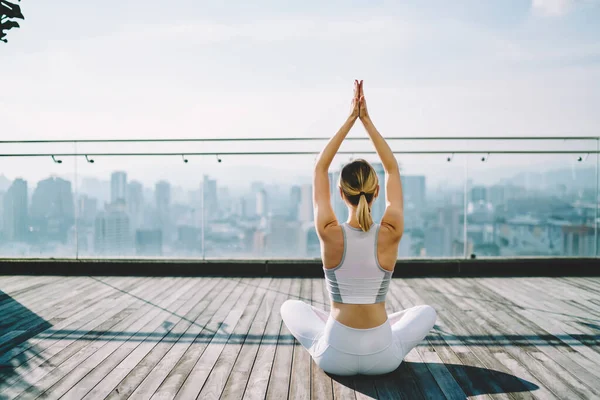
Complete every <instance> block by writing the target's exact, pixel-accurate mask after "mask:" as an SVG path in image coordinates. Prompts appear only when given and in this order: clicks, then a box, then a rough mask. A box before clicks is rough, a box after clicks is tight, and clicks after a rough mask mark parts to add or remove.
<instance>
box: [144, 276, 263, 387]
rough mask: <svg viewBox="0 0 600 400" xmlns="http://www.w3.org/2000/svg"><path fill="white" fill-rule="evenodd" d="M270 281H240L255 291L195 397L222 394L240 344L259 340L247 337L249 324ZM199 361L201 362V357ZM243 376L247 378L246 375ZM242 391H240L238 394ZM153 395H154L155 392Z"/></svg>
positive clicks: (255, 314)
mask: <svg viewBox="0 0 600 400" xmlns="http://www.w3.org/2000/svg"><path fill="white" fill-rule="evenodd" d="M271 283H272V279H271V278H261V279H258V280H257V281H252V280H250V279H244V280H243V281H242V282H241V284H242V285H245V286H246V289H245V291H248V292H250V291H251V290H252V289H253V287H256V291H255V292H254V294H253V295H252V297H251V298H250V301H249V303H247V306H246V307H245V308H244V309H243V314H242V316H241V318H240V319H239V321H238V322H237V324H236V325H235V328H233V331H232V333H231V336H230V337H229V338H228V340H227V344H226V345H225V346H224V348H223V350H222V352H221V354H220V355H219V357H218V359H217V360H216V362H215V363H214V366H213V368H212V370H211V371H210V374H209V375H208V377H207V379H206V382H205V383H204V385H203V386H202V390H201V391H200V393H199V394H198V396H197V398H201V399H219V398H220V397H221V396H222V394H223V391H224V388H225V384H226V382H227V381H228V379H229V377H230V374H231V372H232V369H233V366H234V365H235V363H236V361H237V358H238V356H239V354H240V351H241V349H242V346H243V345H244V344H245V342H246V340H249V341H257V342H258V340H260V338H258V337H249V334H250V333H249V331H250V328H251V325H252V324H253V323H254V320H255V318H256V316H257V313H258V311H259V307H260V306H261V304H262V303H263V302H264V301H267V300H268V299H267V298H266V296H265V295H266V294H267V291H268V287H269V285H270V284H271ZM273 298H274V296H273ZM243 301H244V300H240V302H239V303H242V302H243ZM263 328H264V325H263ZM219 340H225V338H220V339H219ZM207 351H209V349H207V350H205V354H206V352H207ZM203 356H204V354H203ZM200 362H202V358H201V360H200ZM248 372H249V370H248ZM245 378H247V375H246V377H245ZM244 380H245V379H244ZM242 393H243V392H242ZM242 393H240V395H241V394H242ZM168 396H169V392H168V391H165V393H164V397H163V398H165V399H166V398H168ZM154 397H156V394H155V396H154ZM154 397H153V398H154Z"/></svg>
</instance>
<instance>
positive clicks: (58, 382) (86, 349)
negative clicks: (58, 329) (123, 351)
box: [17, 297, 140, 399]
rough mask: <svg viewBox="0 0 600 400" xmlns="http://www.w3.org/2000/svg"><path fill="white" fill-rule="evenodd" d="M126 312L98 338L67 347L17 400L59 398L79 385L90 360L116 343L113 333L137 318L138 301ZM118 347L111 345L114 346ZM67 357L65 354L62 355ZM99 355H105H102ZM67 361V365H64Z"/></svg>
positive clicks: (130, 302)
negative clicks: (105, 344) (78, 382)
mask: <svg viewBox="0 0 600 400" xmlns="http://www.w3.org/2000/svg"><path fill="white" fill-rule="evenodd" d="M123 302H124V303H126V308H124V309H122V310H121V311H120V312H119V313H118V314H115V315H113V316H112V317H111V318H110V319H108V320H107V321H106V322H104V324H105V326H106V329H102V330H101V331H100V332H98V333H97V334H93V335H91V336H90V338H89V340H79V341H77V342H75V343H74V344H73V345H71V346H68V347H67V348H65V349H64V350H63V351H61V352H60V353H59V354H57V356H55V357H53V358H56V359H58V360H60V361H58V360H57V362H56V363H55V364H54V365H52V366H53V367H54V368H52V369H49V370H45V369H38V370H41V375H42V377H41V379H37V381H36V382H35V384H33V385H32V386H30V387H29V388H27V389H26V390H25V391H24V392H22V393H21V394H20V395H19V396H18V397H17V398H27V399H29V398H37V397H40V396H43V397H44V398H58V397H60V395H62V394H63V393H64V392H66V391H67V390H68V389H69V388H70V387H71V386H72V384H73V383H74V382H77V381H78V380H79V379H80V377H81V376H84V375H85V374H86V373H87V372H89V371H90V369H89V368H87V364H86V363H87V362H89V361H88V360H89V359H90V358H91V359H92V360H93V359H94V357H97V355H96V353H97V352H98V350H100V349H101V348H102V347H103V345H102V343H103V342H99V341H104V340H109V341H111V340H114V337H113V336H114V335H113V334H111V333H110V332H111V329H115V330H118V329H122V328H124V327H126V326H127V325H124V324H126V323H127V324H128V323H129V321H132V319H133V318H135V317H136V316H137V315H136V313H135V309H136V305H137V304H138V303H139V302H140V300H139V299H137V298H135V297H133V298H131V299H125V300H124V301H123ZM115 343H116V344H117V345H118V344H119V343H118V342H115V341H112V342H110V344H111V345H113V344H115ZM63 353H66V354H63ZM99 354H102V352H100V353H99ZM63 360H64V361H63Z"/></svg>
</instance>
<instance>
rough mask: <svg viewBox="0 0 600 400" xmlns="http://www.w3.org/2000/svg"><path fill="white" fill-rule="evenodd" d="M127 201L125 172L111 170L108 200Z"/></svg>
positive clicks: (114, 201)
mask: <svg viewBox="0 0 600 400" xmlns="http://www.w3.org/2000/svg"><path fill="white" fill-rule="evenodd" d="M119 200H121V201H123V202H126V201H127V173H125V172H122V171H117V172H113V173H112V175H111V176H110V202H111V203H116V202H117V201H119Z"/></svg>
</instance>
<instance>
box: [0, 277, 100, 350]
mask: <svg viewBox="0 0 600 400" xmlns="http://www.w3.org/2000/svg"><path fill="white" fill-rule="evenodd" d="M55 290H56V292H58V293H61V292H62V293H65V291H64V290H61V288H60V287H58V288H56V289H55ZM88 290H89V288H88ZM81 293H85V291H84V292H81V291H79V290H71V291H69V292H67V294H66V295H65V294H63V295H62V297H60V296H55V297H56V298H55V299H54V300H52V299H50V298H49V299H47V300H45V301H44V300H41V301H43V302H44V303H45V305H46V306H47V307H46V308H45V309H44V310H43V311H46V310H48V311H46V312H45V313H43V314H41V315H43V318H42V317H41V316H40V315H37V314H35V313H33V312H32V311H30V310H29V309H27V308H24V307H22V309H21V312H20V313H18V314H17V315H15V318H16V319H15V320H13V321H9V322H7V324H11V325H10V326H8V327H5V329H6V330H8V331H9V332H10V331H15V330H20V331H22V332H23V335H21V337H15V338H12V339H11V340H3V339H0V352H5V351H7V350H9V349H10V348H12V347H14V346H16V345H18V344H19V343H21V342H22V341H24V340H26V339H28V338H29V337H31V336H33V335H35V334H37V333H39V332H42V331H44V330H46V329H48V325H51V324H52V323H53V322H54V321H55V318H56V317H57V316H61V315H62V316H64V314H65V313H68V312H69V311H71V312H75V311H76V310H78V309H81V308H82V307H83V306H84V304H81V303H79V305H80V306H81V307H80V308H77V305H78V302H77V301H76V300H77V299H78V298H80V297H81Z"/></svg>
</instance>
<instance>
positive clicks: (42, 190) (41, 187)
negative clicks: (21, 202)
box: [30, 177, 75, 242]
mask: <svg viewBox="0 0 600 400" xmlns="http://www.w3.org/2000/svg"><path fill="white" fill-rule="evenodd" d="M74 221H75V205H74V202H73V192H72V191H71V182H69V181H67V180H64V179H62V178H56V177H51V178H48V179H44V180H42V181H40V182H38V184H37V187H36V188H35V191H34V192H33V196H32V198H31V215H30V224H31V225H32V226H33V229H34V231H36V232H38V234H39V235H40V237H41V238H45V239H50V240H58V241H62V242H64V241H66V239H67V232H68V230H69V228H70V227H71V226H73V223H74Z"/></svg>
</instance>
